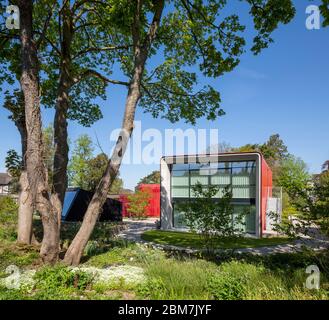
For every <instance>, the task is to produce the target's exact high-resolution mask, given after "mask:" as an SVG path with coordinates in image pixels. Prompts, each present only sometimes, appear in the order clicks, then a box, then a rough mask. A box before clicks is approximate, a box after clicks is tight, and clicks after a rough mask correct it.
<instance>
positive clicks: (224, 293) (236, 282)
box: [208, 273, 245, 300]
mask: <svg viewBox="0 0 329 320" xmlns="http://www.w3.org/2000/svg"><path fill="white" fill-rule="evenodd" d="M208 289H209V291H210V292H211V294H212V295H213V297H214V298H215V299H216V300H242V299H243V297H244V296H245V286H244V281H243V279H241V278H239V277H234V276H232V275H230V274H228V273H218V274H216V275H215V276H213V277H211V278H210V279H209V282H208Z"/></svg>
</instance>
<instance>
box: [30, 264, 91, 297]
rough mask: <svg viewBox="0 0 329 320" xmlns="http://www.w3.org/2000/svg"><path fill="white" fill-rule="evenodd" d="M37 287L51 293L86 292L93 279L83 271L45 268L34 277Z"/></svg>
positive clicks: (59, 267) (57, 267) (61, 267)
mask: <svg viewBox="0 0 329 320" xmlns="http://www.w3.org/2000/svg"><path fill="white" fill-rule="evenodd" d="M34 279H35V280H36V287H37V288H40V289H46V290H49V291H52V290H60V289H61V288H62V289H66V288H75V289H78V290H84V289H86V288H88V287H90V286H91V284H92V281H93V277H92V276H91V275H90V274H89V273H86V272H83V271H81V270H76V271H72V270H70V269H69V268H67V267H65V266H62V265H57V266H54V267H45V268H42V269H40V270H39V271H37V273H36V274H35V276H34Z"/></svg>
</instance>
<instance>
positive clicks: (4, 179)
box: [0, 173, 12, 186]
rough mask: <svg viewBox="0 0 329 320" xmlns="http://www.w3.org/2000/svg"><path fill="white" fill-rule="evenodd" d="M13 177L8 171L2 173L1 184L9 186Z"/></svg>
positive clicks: (0, 175) (0, 174) (0, 176)
mask: <svg viewBox="0 0 329 320" xmlns="http://www.w3.org/2000/svg"><path fill="white" fill-rule="evenodd" d="M11 179H12V178H11V176H10V175H9V174H8V173H0V186H7V185H8V184H9V183H10V181H11Z"/></svg>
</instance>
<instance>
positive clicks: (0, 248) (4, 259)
mask: <svg viewBox="0 0 329 320" xmlns="http://www.w3.org/2000/svg"><path fill="white" fill-rule="evenodd" d="M1 240H2V241H1V242H2V243H1V245H0V271H3V270H4V269H5V268H6V267H8V266H10V265H16V266H18V267H28V266H31V265H34V264H38V263H40V259H39V252H38V248H35V247H33V246H19V245H15V244H13V243H10V242H8V240H5V241H4V240H3V239H1ZM10 240H11V239H10ZM11 241H12V240H11Z"/></svg>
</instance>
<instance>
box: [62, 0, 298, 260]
mask: <svg viewBox="0 0 329 320" xmlns="http://www.w3.org/2000/svg"><path fill="white" fill-rule="evenodd" d="M246 2H247V3H248V4H249V5H250V15H251V16H252V17H253V20H254V26H255V29H256V30H257V35H256V37H255V38H254V42H253V47H252V51H253V52H254V53H256V54H257V53H259V52H260V51H261V50H262V49H263V48H266V47H267V46H268V44H269V43H270V42H271V41H272V39H271V38H270V35H271V33H272V32H273V31H274V30H275V29H276V28H277V27H278V25H279V24H280V23H288V22H289V21H290V20H291V19H292V18H293V16H294V13H295V11H294V8H293V6H292V3H291V1H290V0H283V1H279V2H278V1H274V0H267V1H266V0H246ZM225 5H226V1H224V0H220V1H214V0H212V1H200V0H198V1H190V0H175V1H170V2H169V1H166V2H165V1H161V0H159V1H152V0H145V1H142V0H136V1H133V2H131V1H127V0H123V1H120V2H118V1H111V0H109V1H107V6H106V8H101V9H102V12H106V16H105V15H102V14H101V12H100V11H99V13H100V14H99V15H100V16H101V17H102V19H104V21H105V22H106V23H107V25H108V26H111V27H109V28H108V30H107V31H108V32H107V34H108V36H109V38H110V39H111V40H112V41H114V43H115V44H116V46H117V47H122V49H121V50H118V51H115V52H114V54H115V59H116V61H119V62H120V68H121V70H122V71H123V74H124V75H125V76H126V77H128V80H127V81H126V85H127V87H128V93H127V97H126V103H125V112H124V117H123V122H122V128H121V132H120V134H119V137H118V140H117V143H116V146H115V148H114V151H113V153H112V155H111V158H110V160H109V162H108V165H107V168H106V171H105V172H104V175H103V177H102V179H101V181H100V183H99V185H98V187H97V189H96V191H95V194H94V197H93V199H92V201H91V202H90V205H89V208H88V210H87V212H86V214H85V217H84V220H83V223H82V225H81V228H80V230H79V231H78V233H77V235H76V237H75V238H74V240H73V241H72V243H71V245H70V247H69V249H68V251H67V252H66V255H65V258H64V260H65V262H66V263H67V264H78V263H79V261H80V258H81V255H82V252H83V250H84V248H85V246H86V244H87V242H88V239H89V237H90V235H91V233H92V231H93V229H94V226H95V224H96V221H97V219H98V216H99V214H100V211H101V208H102V205H103V203H104V201H105V199H106V195H107V190H108V189H109V187H110V186H111V184H112V183H113V181H114V179H115V177H116V175H117V173H118V171H119V168H120V165H121V161H122V157H123V155H124V153H125V150H126V147H127V142H128V140H129V137H130V136H131V134H132V131H133V127H134V118H135V111H136V108H137V105H138V103H140V106H141V107H142V108H143V109H144V110H145V111H146V112H150V113H151V114H152V115H153V116H154V117H159V116H161V117H162V118H166V119H168V120H170V121H172V122H176V121H178V120H179V119H184V120H186V121H187V122H190V123H192V124H195V123H196V120H197V119H198V118H200V117H206V118H207V119H208V120H213V119H216V117H218V116H221V115H223V113H224V112H223V110H222V108H221V106H220V95H219V93H218V92H217V91H216V90H215V89H214V88H213V87H211V86H205V87H203V88H200V86H198V80H197V75H196V73H195V72H192V71H191V67H192V66H194V65H197V66H198V67H199V70H200V71H201V72H202V73H203V75H204V76H206V77H219V76H221V75H223V74H224V73H225V72H230V71H232V70H233V69H234V68H235V67H236V66H237V65H238V64H239V56H240V55H241V54H242V53H243V51H244V49H243V48H244V45H245V42H246V41H245V39H244V38H243V37H242V36H241V33H242V32H243V31H244V27H243V26H242V25H241V24H240V23H239V18H238V15H237V14H233V15H230V16H227V17H224V18H221V15H220V14H221V13H222V12H223V8H224V7H225ZM99 9H100V7H95V10H99ZM164 12H165V14H164ZM111 43H113V42H111ZM160 52H161V53H163V57H162V58H163V59H162V60H161V61H162V62H160V63H159V62H158V63H157V64H156V67H155V68H153V69H151V68H150V66H152V64H151V63H150V64H148V66H149V68H147V62H148V61H149V59H150V58H151V57H153V56H154V55H155V54H156V53H159V54H160ZM157 61H159V60H157ZM153 65H154V64H153ZM104 80H105V79H104Z"/></svg>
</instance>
